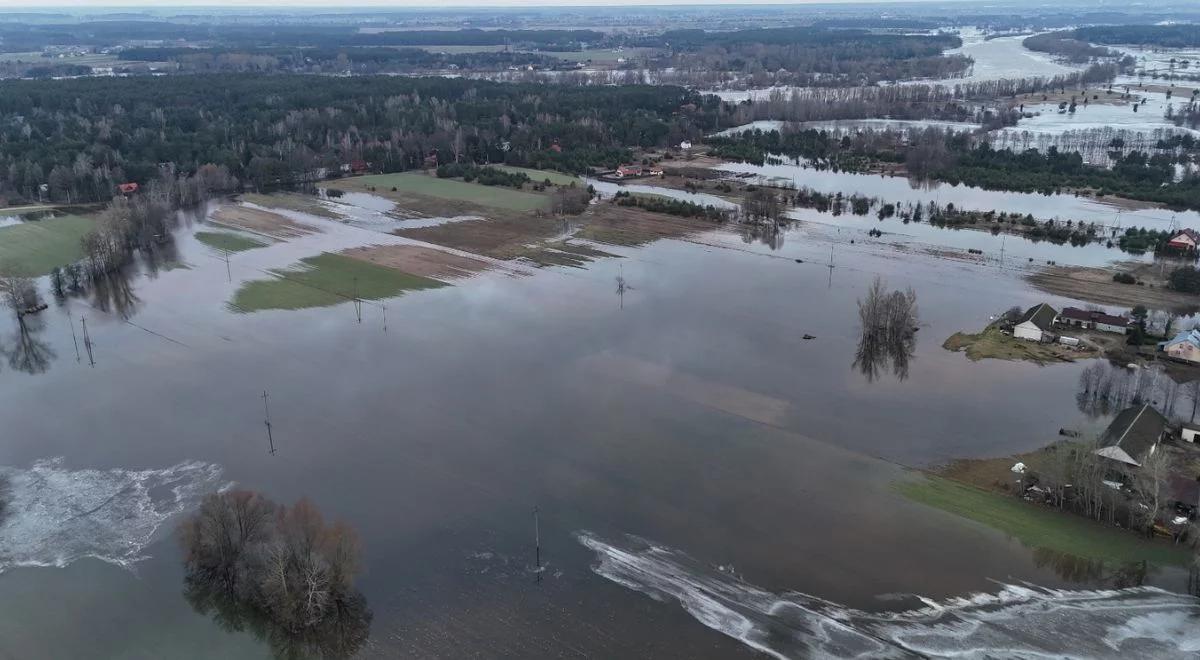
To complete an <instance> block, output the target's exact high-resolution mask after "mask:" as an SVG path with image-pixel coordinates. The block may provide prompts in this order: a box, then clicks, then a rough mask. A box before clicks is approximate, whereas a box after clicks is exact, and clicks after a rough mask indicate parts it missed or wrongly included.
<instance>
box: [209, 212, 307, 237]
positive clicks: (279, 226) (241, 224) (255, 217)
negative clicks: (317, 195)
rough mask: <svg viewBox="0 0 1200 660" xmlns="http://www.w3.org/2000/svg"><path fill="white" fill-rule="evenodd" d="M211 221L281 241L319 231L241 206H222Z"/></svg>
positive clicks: (273, 214)
mask: <svg viewBox="0 0 1200 660" xmlns="http://www.w3.org/2000/svg"><path fill="white" fill-rule="evenodd" d="M210 219H211V221H212V222H214V223H216V224H219V225H224V226H226V227H232V228H234V229H241V230H242V231H247V232H250V233H252V234H260V235H263V236H268V237H270V238H275V239H279V240H287V239H289V238H296V237H298V236H306V235H308V234H311V233H313V232H316V231H319V230H318V229H317V228H316V227H313V226H311V225H306V224H303V223H299V222H296V221H295V220H292V219H291V218H288V217H286V216H282V215H279V214H278V213H272V212H270V211H264V210H262V209H255V208H250V207H249V206H241V205H229V206H222V207H221V208H219V209H217V210H216V211H215V212H214V213H213V214H212V217H211V218H210Z"/></svg>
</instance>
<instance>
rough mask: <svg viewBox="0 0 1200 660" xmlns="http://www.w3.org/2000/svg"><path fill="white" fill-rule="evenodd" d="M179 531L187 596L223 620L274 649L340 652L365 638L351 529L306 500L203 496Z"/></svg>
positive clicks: (291, 653)
mask: <svg viewBox="0 0 1200 660" xmlns="http://www.w3.org/2000/svg"><path fill="white" fill-rule="evenodd" d="M179 533H180V540H181V542H182V544H183V547H184V551H185V559H184V563H185V566H186V568H187V575H186V578H185V595H186V597H187V599H188V601H189V602H190V603H191V604H192V606H193V607H194V608H195V609H196V610H197V611H199V612H201V613H204V614H210V613H211V614H212V615H213V616H214V618H215V619H216V620H217V621H218V622H219V623H220V624H221V625H222V626H223V627H225V628H227V629H230V630H246V629H248V630H250V631H252V632H254V633H255V634H256V635H258V636H259V637H261V638H263V639H266V640H267V641H268V642H269V643H270V645H271V648H272V650H273V651H274V652H275V654H276V656H277V657H288V658H292V657H306V656H320V657H326V658H344V657H349V656H352V655H353V654H354V653H356V652H357V651H358V650H359V648H361V646H362V645H363V643H364V642H365V641H366V639H367V635H368V631H369V628H370V622H371V611H370V610H369V609H368V608H367V604H366V599H364V598H363V596H362V594H361V593H359V592H358V590H357V589H355V588H354V574H355V573H356V572H357V569H358V565H357V564H358V552H359V546H358V540H357V537H356V535H355V534H354V532H353V530H351V529H350V528H349V527H347V526H346V525H344V524H342V523H334V524H332V525H327V524H326V523H325V521H324V519H323V518H322V516H321V514H320V512H319V511H317V509H316V507H315V506H313V505H312V503H310V502H309V501H308V500H303V499H302V500H300V501H299V502H297V503H296V504H295V505H294V506H292V507H287V506H282V505H278V504H276V503H274V502H271V501H270V500H268V499H266V498H265V497H263V496H261V495H259V494H257V493H254V492H252V491H246V490H235V491H229V492H225V493H220V494H214V495H210V496H208V497H207V498H206V499H205V500H204V502H203V503H202V504H201V506H200V509H199V510H198V511H197V512H196V513H195V514H194V515H192V516H191V517H190V518H188V519H187V520H185V521H184V522H183V523H181V525H180V530H179Z"/></svg>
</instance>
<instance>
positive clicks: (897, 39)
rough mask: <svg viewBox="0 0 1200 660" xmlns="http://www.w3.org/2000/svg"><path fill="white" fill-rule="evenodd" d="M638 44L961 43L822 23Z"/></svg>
mask: <svg viewBox="0 0 1200 660" xmlns="http://www.w3.org/2000/svg"><path fill="white" fill-rule="evenodd" d="M634 43H635V44H637V45H640V46H669V47H671V48H675V49H677V50H680V49H698V48H707V47H711V46H725V47H729V46H739V45H746V44H761V45H764V46H802V47H821V46H846V45H848V46H849V47H850V48H860V47H861V48H875V47H877V46H881V45H882V46H883V47H885V48H888V49H890V50H891V51H893V52H895V53H896V55H897V56H898V57H921V56H928V55H939V54H941V52H942V51H944V50H946V49H949V48H957V47H959V46H961V45H962V40H961V39H959V38H958V36H956V35H953V34H933V35H921V34H914V35H908V34H880V33H877V32H868V31H867V30H838V29H826V28H822V27H782V28H754V29H749V30H733V31H730V32H710V31H706V30H668V31H667V32H664V33H662V34H660V35H656V36H651V37H643V38H641V39H639V40H637V41H635V42H634Z"/></svg>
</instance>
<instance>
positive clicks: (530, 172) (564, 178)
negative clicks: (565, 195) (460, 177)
mask: <svg viewBox="0 0 1200 660" xmlns="http://www.w3.org/2000/svg"><path fill="white" fill-rule="evenodd" d="M493 167H495V168H496V169H498V170H504V171H505V172H513V173H520V174H524V175H525V176H527V177H529V179H530V180H531V181H533V182H534V183H541V182H543V181H545V180H546V179H549V180H550V183H553V184H554V185H556V186H569V185H571V184H572V183H574V184H575V185H579V186H581V185H583V180H582V179H580V178H579V177H577V176H571V175H570V174H563V173H562V172H553V171H551V170H535V169H530V168H528V167H514V166H512V165H494V166H493Z"/></svg>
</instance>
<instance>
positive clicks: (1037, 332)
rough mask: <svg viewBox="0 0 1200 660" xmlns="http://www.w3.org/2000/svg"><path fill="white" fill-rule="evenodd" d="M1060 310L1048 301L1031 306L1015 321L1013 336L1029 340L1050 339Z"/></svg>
mask: <svg viewBox="0 0 1200 660" xmlns="http://www.w3.org/2000/svg"><path fill="white" fill-rule="evenodd" d="M1056 318H1058V312H1056V311H1054V308H1053V307H1051V306H1050V305H1047V304H1046V303H1042V304H1040V305H1035V306H1033V307H1030V308H1029V309H1028V310H1026V311H1025V313H1024V314H1022V315H1021V318H1019V319H1017V321H1016V322H1015V323H1013V336H1014V337H1016V338H1017V339H1027V340H1029V341H1044V340H1047V339H1050V337H1049V333H1050V330H1051V329H1053V328H1054V320H1055V319H1056Z"/></svg>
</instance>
